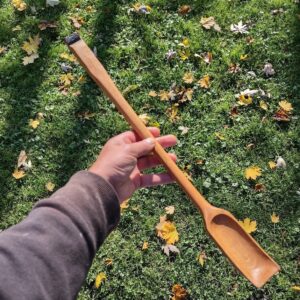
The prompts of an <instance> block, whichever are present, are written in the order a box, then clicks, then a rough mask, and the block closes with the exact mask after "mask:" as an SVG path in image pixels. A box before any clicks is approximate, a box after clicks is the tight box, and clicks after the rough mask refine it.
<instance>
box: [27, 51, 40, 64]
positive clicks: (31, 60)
mask: <svg viewBox="0 0 300 300" xmlns="http://www.w3.org/2000/svg"><path fill="white" fill-rule="evenodd" d="M37 58H39V55H38V54H37V53H33V54H31V55H29V56H25V57H23V65H24V66H26V65H29V64H32V63H33V62H34V61H35V60H36V59H37Z"/></svg>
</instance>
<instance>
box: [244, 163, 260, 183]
mask: <svg viewBox="0 0 300 300" xmlns="http://www.w3.org/2000/svg"><path fill="white" fill-rule="evenodd" d="M258 176H261V168H259V167H257V166H251V167H249V168H247V169H246V170H245V177H246V178H247V179H253V180H255V179H256V178H257V177H258Z"/></svg>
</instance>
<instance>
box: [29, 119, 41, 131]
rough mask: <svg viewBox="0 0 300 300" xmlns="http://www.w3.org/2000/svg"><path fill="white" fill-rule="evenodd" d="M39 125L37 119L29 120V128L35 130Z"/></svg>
mask: <svg viewBox="0 0 300 300" xmlns="http://www.w3.org/2000/svg"><path fill="white" fill-rule="evenodd" d="M39 125H40V121H39V120H37V119H29V126H30V127H32V128H33V129H36V128H37V127H38V126H39Z"/></svg>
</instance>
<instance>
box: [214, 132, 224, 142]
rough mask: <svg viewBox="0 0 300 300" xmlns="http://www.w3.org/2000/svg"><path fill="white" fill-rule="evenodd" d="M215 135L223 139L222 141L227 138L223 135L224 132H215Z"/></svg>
mask: <svg viewBox="0 0 300 300" xmlns="http://www.w3.org/2000/svg"><path fill="white" fill-rule="evenodd" d="M215 136H216V137H217V138H218V139H219V140H221V141H224V140H225V137H224V135H223V134H222V133H220V132H215Z"/></svg>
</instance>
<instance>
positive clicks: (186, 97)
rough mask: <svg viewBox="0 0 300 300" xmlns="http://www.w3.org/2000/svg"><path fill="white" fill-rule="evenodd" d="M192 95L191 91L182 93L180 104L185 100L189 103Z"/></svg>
mask: <svg viewBox="0 0 300 300" xmlns="http://www.w3.org/2000/svg"><path fill="white" fill-rule="evenodd" d="M193 93H194V91H193V89H187V90H186V91H185V93H184V97H183V101H180V102H185V100H186V99H187V100H189V101H191V100H192V98H193Z"/></svg>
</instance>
